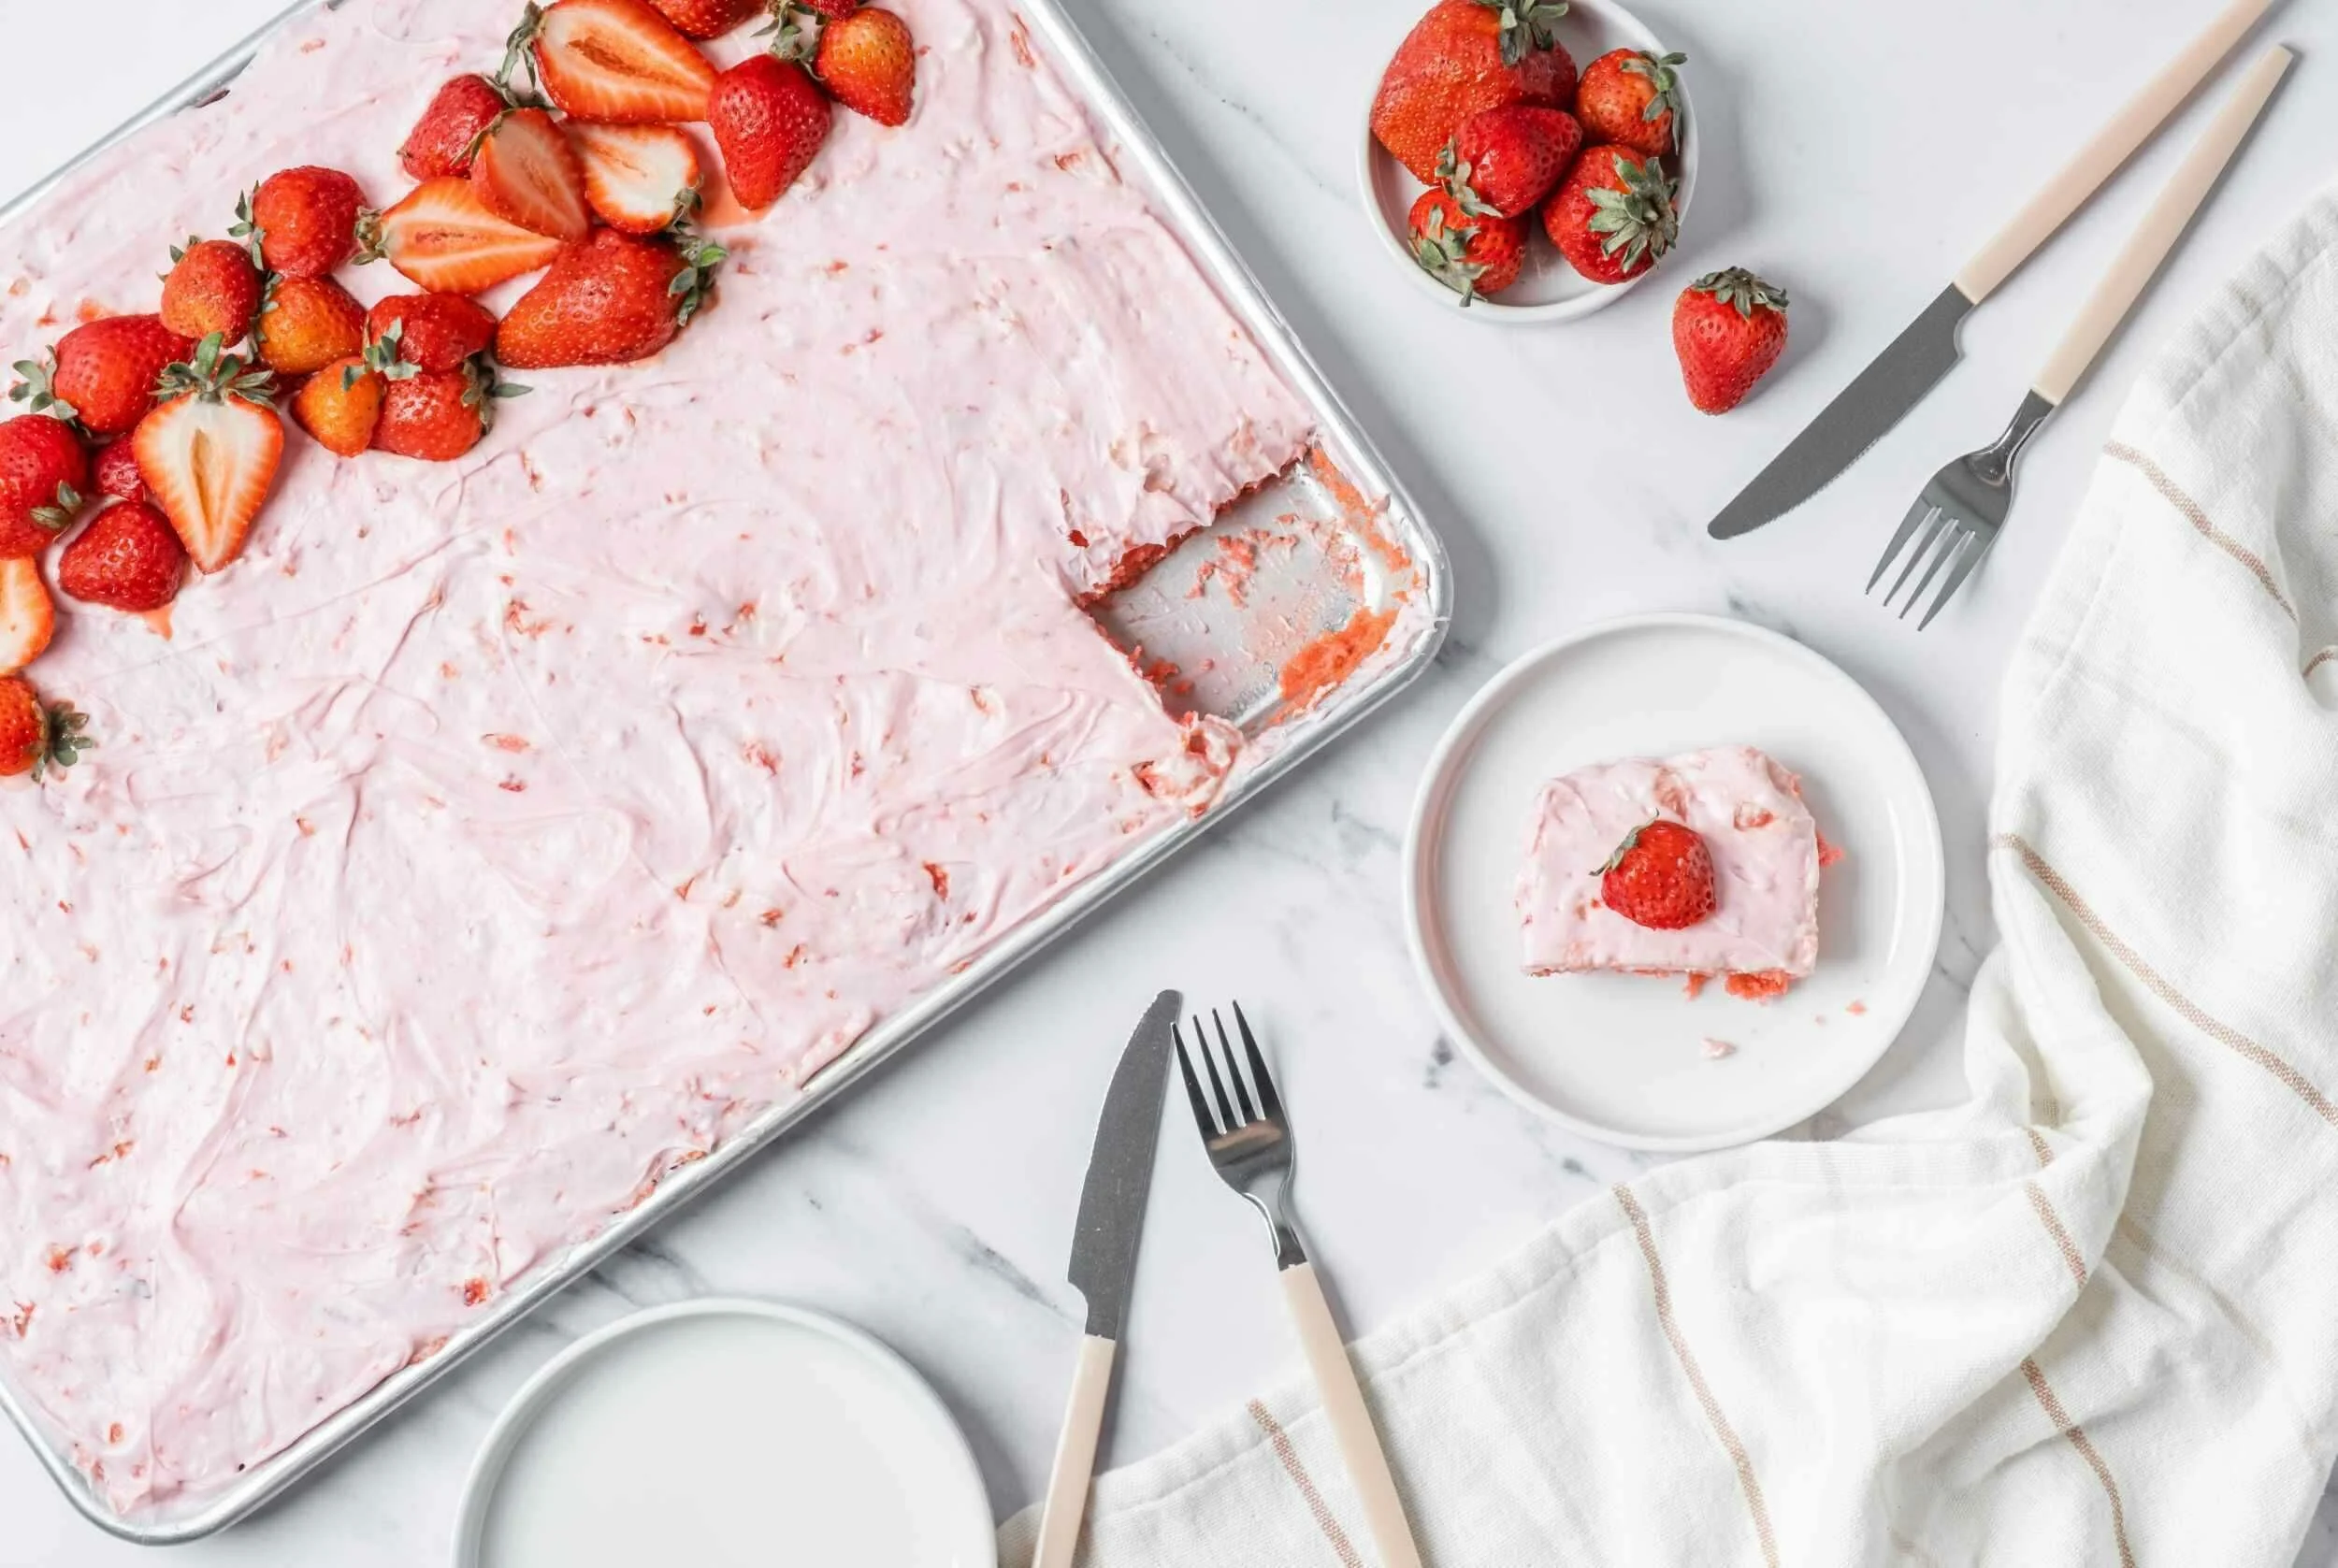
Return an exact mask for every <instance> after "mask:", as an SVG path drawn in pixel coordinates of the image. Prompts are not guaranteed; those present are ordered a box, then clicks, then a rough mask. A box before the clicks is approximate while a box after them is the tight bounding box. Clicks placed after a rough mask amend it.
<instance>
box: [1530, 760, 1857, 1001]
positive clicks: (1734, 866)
mask: <svg viewBox="0 0 2338 1568" xmlns="http://www.w3.org/2000/svg"><path fill="white" fill-rule="evenodd" d="M1659 818H1663V819H1667V820H1669V821H1673V822H1679V823H1682V824H1685V825H1686V826H1687V827H1690V828H1691V829H1693V830H1694V831H1695V832H1696V835H1697V836H1698V837H1699V838H1701V839H1702V840H1703V841H1704V842H1705V847H1706V849H1707V851H1708V853H1709V854H1710V856H1711V859H1712V868H1713V884H1714V892H1715V895H1716V898H1715V901H1714V905H1713V910H1712V913H1710V915H1708V916H1707V917H1706V918H1704V919H1703V920H1700V921H1698V922H1697V923H1696V924H1695V925H1693V926H1687V927H1684V928H1681V929H1678V930H1656V929H1652V928H1649V927H1646V926H1640V925H1635V924H1634V923H1633V922H1631V921H1629V920H1626V919H1624V917H1623V916H1622V915H1620V914H1618V913H1616V912H1615V911H1613V910H1611V909H1609V908H1608V907H1607V906H1606V905H1605V903H1603V902H1602V900H1601V898H1600V890H1601V870H1602V868H1603V867H1605V866H1606V865H1607V863H1608V861H1609V857H1610V856H1613V855H1614V854H1615V852H1616V847H1617V845H1619V844H1620V843H1622V842H1624V839H1625V838H1626V836H1627V835H1629V834H1630V833H1632V831H1633V830H1634V829H1635V828H1638V827H1641V826H1642V825H1643V824H1646V823H1649V822H1652V821H1654V820H1657V819H1659ZM1830 854H1831V852H1830V851H1828V850H1827V849H1826V846H1825V845H1824V843H1823V842H1822V841H1821V839H1820V838H1819V833H1818V825H1817V824H1816V823H1815V822H1814V821H1813V820H1812V819H1811V813H1810V808H1809V807H1807V806H1805V805H1804V804H1803V803H1802V789H1801V783H1800V781H1799V780H1797V778H1796V777H1795V775H1794V774H1793V773H1791V772H1789V771H1787V770H1785V769H1784V768H1782V767H1781V766H1779V764H1778V763H1777V762H1775V761H1774V760H1772V759H1771V758H1770V757H1768V756H1767V755H1764V754H1762V753H1761V752H1759V751H1756V750H1755V749H1754V748H1753V747H1752V746H1721V747H1715V748H1713V749H1711V750H1709V751H1701V752H1689V753H1685V754H1683V755H1680V756H1672V757H1666V758H1664V759H1663V760H1661V761H1658V760H1652V759H1648V758H1634V759H1632V760H1629V761H1624V762H1606V763H1600V764H1598V765H1597V766H1595V767H1591V768H1583V769H1579V770H1576V771H1575V772H1572V773H1568V774H1566V775H1565V776H1563V777H1560V778H1556V779H1553V780H1551V782H1550V783H1549V784H1545V785H1543V787H1542V793H1541V795H1540V796H1539V797H1538V798H1537V799H1536V801H1535V809H1534V820H1533V823H1532V826H1531V827H1530V829H1529V833H1528V839H1527V846H1526V863H1525V866H1524V867H1523V870H1521V871H1520V873H1519V878H1518V893H1517V904H1518V918H1519V927H1520V932H1521V937H1522V942H1523V962H1524V965H1525V968H1526V971H1527V972H1528V973H1530V974H1566V973H1573V972H1577V971H1586V970H1624V971H1630V972H1633V973H1637V974H1678V975H1685V976H1688V977H1689V980H1690V987H1691V990H1692V991H1694V990H1695V989H1696V988H1697V987H1698V986H1700V985H1702V984H1703V983H1704V982H1705V981H1707V980H1710V979H1711V978H1713V977H1714V976H1716V975H1719V976H1722V977H1724V978H1725V983H1726V984H1727V986H1728V988H1729V990H1730V991H1731V992H1732V993H1733V994H1736V995H1739V996H1746V997H1751V998H1757V999H1758V998H1762V997H1767V996H1772V995H1775V994H1777V993H1778V992H1780V991H1782V990H1783V989H1784V988H1785V987H1786V985H1788V984H1790V983H1791V982H1793V981H1796V980H1799V979H1801V978H1802V977H1803V976H1805V975H1807V974H1809V973H1810V972H1811V968H1812V966H1814V965H1815V964H1816V963H1817V961H1818V878H1819V869H1820V866H1821V864H1822V863H1823V861H1824V859H1825V858H1826V856H1828V855H1830Z"/></svg>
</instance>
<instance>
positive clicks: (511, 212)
mask: <svg viewBox="0 0 2338 1568" xmlns="http://www.w3.org/2000/svg"><path fill="white" fill-rule="evenodd" d="M470 182H471V188H472V189H473V190H476V191H477V192H478V193H479V199H480V200H482V201H483V202H485V203H486V204H487V205H488V207H490V208H491V209H494V210H495V212H496V214H497V216H498V217H501V218H508V219H510V220H511V221H512V223H517V224H519V226H520V227H522V228H524V229H532V230H534V231H535V232H536V233H538V234H548V235H550V236H552V237H554V238H555V239H559V240H563V241H565V242H567V243H569V244H570V245H573V244H575V243H576V242H577V241H578V240H580V239H583V238H584V237H585V236H586V235H588V234H590V233H592V232H593V210H592V209H591V208H589V207H587V206H585V169H584V165H581V164H579V163H578V162H577V159H576V149H575V148H573V147H570V145H569V137H568V133H567V132H566V131H563V130H562V129H561V128H560V122H558V121H556V120H555V119H553V118H552V116H551V115H549V114H546V113H545V112H544V111H543V110H542V109H540V108H515V109H513V110H512V111H511V112H510V113H509V114H505V115H502V116H500V117H498V119H497V121H496V122H495V123H494V124H492V125H490V126H488V127H487V130H486V134H485V135H484V136H483V137H481V138H480V141H479V151H478V152H477V153H476V154H475V155H474V156H473V157H472V159H471V165H470Z"/></svg>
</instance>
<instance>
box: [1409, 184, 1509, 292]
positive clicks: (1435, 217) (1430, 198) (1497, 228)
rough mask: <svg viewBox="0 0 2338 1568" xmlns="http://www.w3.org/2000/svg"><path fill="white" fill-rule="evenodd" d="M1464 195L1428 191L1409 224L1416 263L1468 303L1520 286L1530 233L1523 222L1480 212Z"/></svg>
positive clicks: (1415, 208) (1414, 204)
mask: <svg viewBox="0 0 2338 1568" xmlns="http://www.w3.org/2000/svg"><path fill="white" fill-rule="evenodd" d="M1465 195H1466V193H1465V194H1464V195H1463V196H1456V195H1455V194H1452V193H1451V192H1450V191H1423V192H1422V193H1421V199H1420V200H1419V201H1416V202H1414V203H1413V204H1412V214H1411V218H1410V221H1409V227H1410V229H1411V232H1412V257H1413V260H1415V261H1417V262H1419V263H1420V264H1421V270H1422V271H1423V272H1426V273H1427V274H1428V275H1429V276H1430V277H1432V278H1434V279H1436V281H1438V282H1440V283H1443V284H1444V285H1445V286H1446V287H1447V288H1449V289H1451V290H1452V291H1453V292H1454V293H1455V294H1457V295H1461V302H1462V303H1463V304H1464V305H1467V304H1469V302H1470V301H1472V300H1474V299H1476V298H1477V297H1478V296H1479V295H1492V294H1500V293H1501V292H1502V291H1503V290H1504V289H1507V288H1508V287H1509V286H1510V285H1511V284H1512V283H1515V282H1517V281H1518V274H1519V271H1520V269H1521V268H1522V267H1523V266H1525V261H1526V232H1525V230H1524V228H1523V227H1522V226H1521V225H1520V224H1519V223H1518V221H1517V220H1516V219H1513V218H1505V217H1503V216H1502V215H1501V214H1500V213H1498V212H1488V211H1484V210H1481V209H1478V208H1477V206H1476V204H1475V203H1474V202H1470V201H1467V200H1465Z"/></svg>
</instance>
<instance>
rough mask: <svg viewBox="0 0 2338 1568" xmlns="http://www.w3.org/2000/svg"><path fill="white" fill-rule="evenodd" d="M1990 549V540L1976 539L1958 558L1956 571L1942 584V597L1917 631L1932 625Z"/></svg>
mask: <svg viewBox="0 0 2338 1568" xmlns="http://www.w3.org/2000/svg"><path fill="white" fill-rule="evenodd" d="M1988 549H1989V540H1987V539H1975V540H1974V541H1973V542H1972V543H1971V544H1970V545H1969V546H1968V547H1967V548H1966V550H1965V553H1964V554H1962V555H1961V556H1959V557H1957V561H1956V570H1955V571H1952V572H1950V573H1949V574H1948V581H1947V582H1945V583H1941V597H1939V598H1936V599H1934V600H1933V601H1932V608H1931V609H1929V610H1927V611H1925V612H1924V619H1923V620H1921V621H1918V622H1917V623H1916V630H1918V631H1922V630H1923V629H1924V628H1925V627H1927V626H1930V625H1931V624H1932V617H1933V616H1935V615H1938V614H1939V613H1940V612H1941V606H1942V605H1944V604H1946V603H1947V602H1948V601H1949V599H1950V598H1951V597H1954V596H1955V595H1956V590H1957V589H1959V588H1961V587H1963V586H1964V585H1965V579H1966V578H1967V577H1970V575H1971V574H1972V568H1974V567H1976V566H1978V565H1979V564H1980V562H1981V557H1982V556H1983V555H1984V554H1987V553H1988Z"/></svg>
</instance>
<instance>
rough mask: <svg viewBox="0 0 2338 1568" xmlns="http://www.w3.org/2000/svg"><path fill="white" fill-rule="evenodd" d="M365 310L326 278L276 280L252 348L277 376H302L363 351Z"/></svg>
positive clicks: (261, 308) (261, 310) (269, 291)
mask: <svg viewBox="0 0 2338 1568" xmlns="http://www.w3.org/2000/svg"><path fill="white" fill-rule="evenodd" d="M365 342H366V308H365V307H364V306H362V305H360V304H358V303H357V301H356V300H355V299H354V298H353V297H352V296H351V295H350V292H349V291H348V290H347V289H345V288H343V287H341V286H340V285H339V283H336V282H335V281H333V280H332V279H330V278H279V279H277V280H275V281H273V282H272V283H270V284H269V285H268V292H267V304H265V305H263V306H261V307H260V319H259V324H258V325H257V326H256V327H254V328H253V347H254V348H255V349H257V350H258V351H259V356H260V363H261V364H263V365H265V366H267V367H268V368H269V369H271V370H273V371H275V372H276V373H277V374H278V375H280V376H284V377H292V376H306V375H310V374H313V373H314V372H316V371H318V370H322V369H324V368H325V367H326V366H328V365H330V364H332V363H333V362H334V361H336V360H339V359H346V358H348V357H349V356H350V355H351V354H354V353H356V352H359V351H360V350H361V349H363V348H364V347H365Z"/></svg>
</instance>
